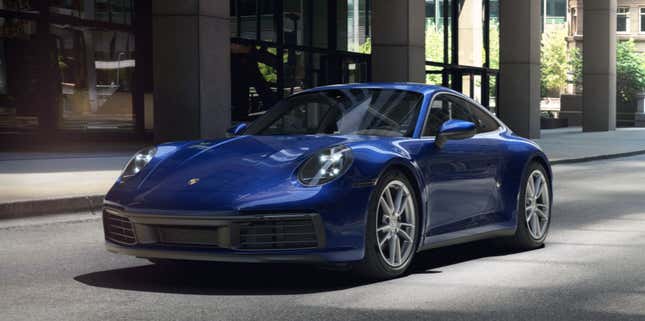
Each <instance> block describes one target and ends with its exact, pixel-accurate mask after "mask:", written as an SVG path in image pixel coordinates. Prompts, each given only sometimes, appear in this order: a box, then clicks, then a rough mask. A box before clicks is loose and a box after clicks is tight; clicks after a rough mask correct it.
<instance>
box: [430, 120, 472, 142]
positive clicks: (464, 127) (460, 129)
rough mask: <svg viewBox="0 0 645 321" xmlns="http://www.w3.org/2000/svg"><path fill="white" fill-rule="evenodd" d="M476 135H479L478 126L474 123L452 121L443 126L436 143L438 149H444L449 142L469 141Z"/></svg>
mask: <svg viewBox="0 0 645 321" xmlns="http://www.w3.org/2000/svg"><path fill="white" fill-rule="evenodd" d="M475 134H477V126H475V124H474V123H471V122H469V121H463V120H456V119H452V120H448V121H446V122H445V123H443V125H441V129H439V134H437V138H436V139H435V142H434V143H435V145H437V147H439V148H443V146H444V145H445V144H446V142H447V141H449V140H458V139H467V138H471V137H473V136H475Z"/></svg>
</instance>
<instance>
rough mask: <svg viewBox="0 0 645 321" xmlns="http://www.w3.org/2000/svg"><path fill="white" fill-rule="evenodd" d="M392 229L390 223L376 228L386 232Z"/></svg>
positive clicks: (378, 230)
mask: <svg viewBox="0 0 645 321" xmlns="http://www.w3.org/2000/svg"><path fill="white" fill-rule="evenodd" d="M391 229H392V227H391V226H390V225H383V226H381V227H379V228H378V229H376V231H377V232H386V231H390V230H391Z"/></svg>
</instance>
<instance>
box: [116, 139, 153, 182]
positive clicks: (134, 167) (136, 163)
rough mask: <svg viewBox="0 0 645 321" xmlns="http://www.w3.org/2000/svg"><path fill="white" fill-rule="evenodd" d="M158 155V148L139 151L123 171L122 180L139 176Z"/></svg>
mask: <svg viewBox="0 0 645 321" xmlns="http://www.w3.org/2000/svg"><path fill="white" fill-rule="evenodd" d="M156 153H157V148H156V147H146V148H144V149H142V150H140V151H138V152H137V153H136V154H134V156H133V157H132V158H131V159H130V161H129V162H128V165H126V166H125V169H123V173H122V174H121V178H124V179H127V178H129V177H132V176H134V175H137V174H138V173H139V172H140V171H141V170H142V169H143V168H144V167H146V165H148V163H150V161H151V160H152V158H153V157H154V156H155V154H156Z"/></svg>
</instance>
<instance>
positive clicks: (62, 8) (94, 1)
mask: <svg viewBox="0 0 645 321" xmlns="http://www.w3.org/2000/svg"><path fill="white" fill-rule="evenodd" d="M48 6H49V11H50V12H51V13H52V14H57V15H65V16H73V17H76V18H80V19H85V20H94V21H101V22H109V23H114V24H127V25H129V24H131V23H132V15H133V14H134V0H91V1H87V0H85V1H78V0H48Z"/></svg>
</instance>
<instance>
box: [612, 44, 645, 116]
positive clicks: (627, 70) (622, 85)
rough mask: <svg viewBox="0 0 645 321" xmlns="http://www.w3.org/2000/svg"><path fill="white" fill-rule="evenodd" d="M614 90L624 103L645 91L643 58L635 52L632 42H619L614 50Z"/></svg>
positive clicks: (644, 62)
mask: <svg viewBox="0 0 645 321" xmlns="http://www.w3.org/2000/svg"><path fill="white" fill-rule="evenodd" d="M616 77H617V78H616V88H617V90H618V92H617V95H618V99H620V100H622V101H623V102H624V103H629V102H631V101H633V100H634V98H635V97H636V94H639V93H641V92H642V91H643V90H645V57H644V56H643V54H641V53H638V52H636V45H635V44H634V40H629V41H622V42H619V43H618V45H617V48H616Z"/></svg>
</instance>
